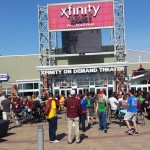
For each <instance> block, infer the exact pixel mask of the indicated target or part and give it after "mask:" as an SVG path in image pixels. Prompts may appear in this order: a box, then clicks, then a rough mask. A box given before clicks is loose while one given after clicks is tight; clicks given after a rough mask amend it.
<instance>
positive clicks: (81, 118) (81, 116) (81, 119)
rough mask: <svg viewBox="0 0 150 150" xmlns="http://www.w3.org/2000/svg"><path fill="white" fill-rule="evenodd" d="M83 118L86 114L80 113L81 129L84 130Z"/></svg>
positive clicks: (84, 118)
mask: <svg viewBox="0 0 150 150" xmlns="http://www.w3.org/2000/svg"><path fill="white" fill-rule="evenodd" d="M85 120H86V114H81V115H80V124H81V126H82V127H81V129H82V131H85Z"/></svg>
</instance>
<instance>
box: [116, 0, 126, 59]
mask: <svg viewBox="0 0 150 150" xmlns="http://www.w3.org/2000/svg"><path fill="white" fill-rule="evenodd" d="M114 17H115V18H114V50H115V57H116V62H124V61H125V60H126V44H125V18H124V0H114Z"/></svg>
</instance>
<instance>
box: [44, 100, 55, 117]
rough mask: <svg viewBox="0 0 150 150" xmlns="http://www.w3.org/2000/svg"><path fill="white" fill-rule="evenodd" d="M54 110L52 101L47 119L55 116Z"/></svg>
mask: <svg viewBox="0 0 150 150" xmlns="http://www.w3.org/2000/svg"><path fill="white" fill-rule="evenodd" d="M54 110H56V102H55V101H54V100H52V104H51V110H50V112H49V115H48V116H46V118H47V119H50V118H52V117H54V116H55V113H54Z"/></svg>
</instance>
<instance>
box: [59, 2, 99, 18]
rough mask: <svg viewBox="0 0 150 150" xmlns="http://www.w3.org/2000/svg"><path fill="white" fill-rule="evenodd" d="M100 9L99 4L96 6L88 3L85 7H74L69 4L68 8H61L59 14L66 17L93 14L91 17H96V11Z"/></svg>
mask: <svg viewBox="0 0 150 150" xmlns="http://www.w3.org/2000/svg"><path fill="white" fill-rule="evenodd" d="M99 10H100V5H98V6H97V7H95V6H92V5H91V4H88V5H87V6H86V7H82V6H79V7H74V6H73V5H69V6H68V8H61V11H62V13H61V16H66V17H67V18H68V19H69V18H70V16H72V15H74V16H77V15H89V14H93V17H96V15H97V13H98V11H99Z"/></svg>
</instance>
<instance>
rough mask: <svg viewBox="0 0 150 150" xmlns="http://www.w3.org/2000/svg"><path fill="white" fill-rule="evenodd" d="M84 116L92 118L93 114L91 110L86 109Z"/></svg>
mask: <svg viewBox="0 0 150 150" xmlns="http://www.w3.org/2000/svg"><path fill="white" fill-rule="evenodd" d="M86 114H87V116H90V117H94V116H95V112H94V110H93V109H91V108H87V109H86Z"/></svg>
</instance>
